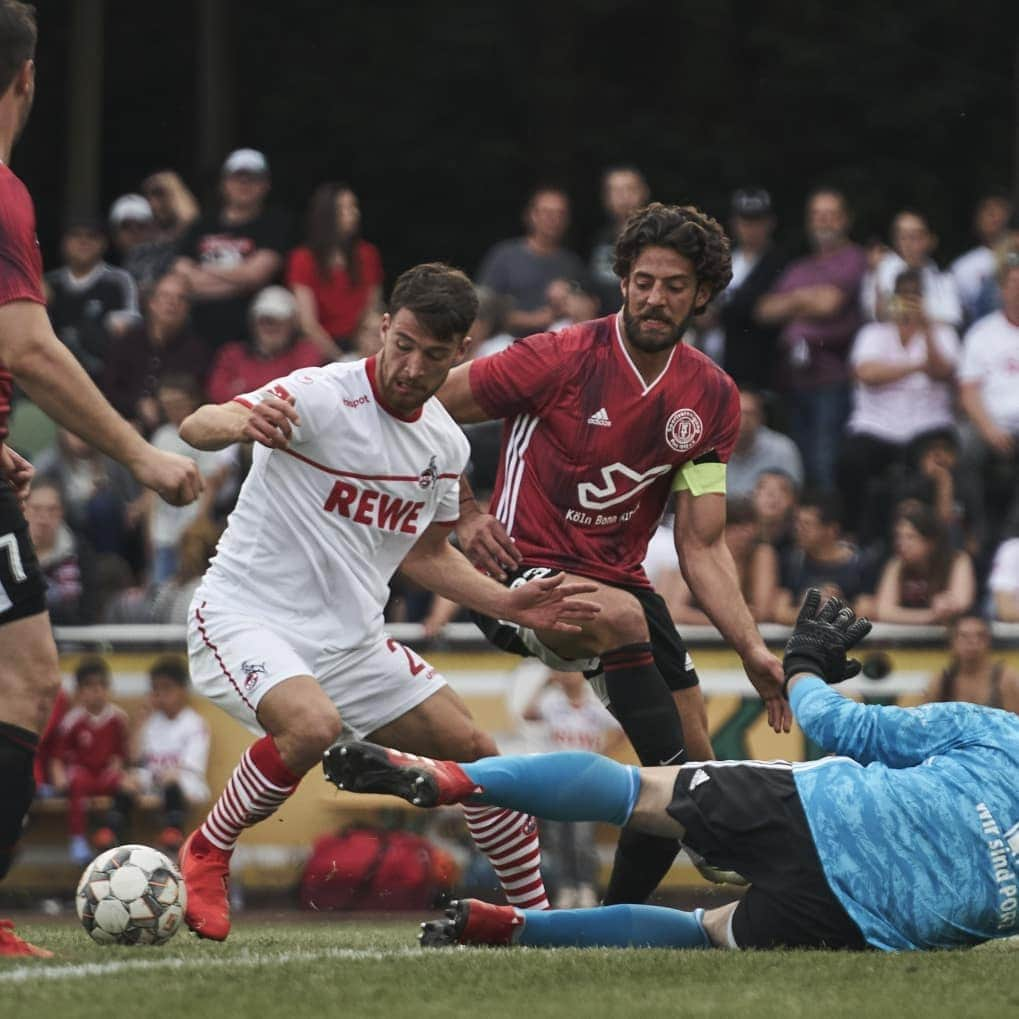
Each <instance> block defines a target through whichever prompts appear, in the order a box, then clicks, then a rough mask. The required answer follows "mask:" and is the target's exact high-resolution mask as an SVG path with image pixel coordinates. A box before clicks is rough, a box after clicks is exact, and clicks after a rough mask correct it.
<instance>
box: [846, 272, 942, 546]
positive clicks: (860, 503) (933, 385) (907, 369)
mask: <svg viewBox="0 0 1019 1019" xmlns="http://www.w3.org/2000/svg"><path fill="white" fill-rule="evenodd" d="M924 279H925V277H924V276H923V275H922V274H921V273H920V272H919V271H918V270H916V269H907V270H905V271H904V272H902V273H900V274H899V277H898V279H896V281H895V289H894V295H893V298H892V300H890V301H889V302H888V305H887V309H888V312H889V314H890V316H891V317H890V321H887V322H872V323H870V324H869V325H865V326H864V327H863V328H862V329H861V330H860V331H859V333H857V335H856V339H855V340H854V341H853V349H852V352H851V354H850V356H849V362H850V364H851V366H852V369H853V375H854V377H855V380H856V385H855V389H854V394H853V411H852V413H851V414H850V417H849V422H848V423H847V425H846V435H845V436H844V437H843V442H842V452H841V456H840V459H839V491H840V492H841V494H842V497H843V501H844V506H845V519H846V521H847V522H848V524H849V526H850V528H851V529H852V530H854V531H855V530H856V527H857V526H858V523H859V521H860V519H861V518H862V515H863V512H864V507H865V505H866V502H867V500H868V499H869V498H870V497H871V495H872V489H873V487H874V486H876V485H878V484H879V483H880V482H881V480H882V479H883V478H884V476H885V475H886V473H887V472H888V470H889V469H890V468H891V467H893V466H894V465H896V464H900V463H902V462H903V461H904V460H905V458H906V454H907V452H908V450H909V449H910V447H911V445H913V444H917V443H920V442H922V441H923V438H924V436H925V435H929V434H930V433H932V432H942V431H944V430H945V429H950V428H952V427H953V426H954V424H955V415H954V413H953V409H952V381H953V379H954V377H955V371H956V366H957V364H958V361H959V354H960V344H959V337H958V335H957V334H956V332H955V330H954V329H952V328H951V326H947V325H943V324H940V323H937V322H933V321H932V320H931V319H930V317H929V316H928V314H927V310H926V304H925V303H924V289H923V287H924Z"/></svg>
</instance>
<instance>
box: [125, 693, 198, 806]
mask: <svg viewBox="0 0 1019 1019" xmlns="http://www.w3.org/2000/svg"><path fill="white" fill-rule="evenodd" d="M139 744H140V745H139V752H140V756H141V765H142V767H143V768H145V769H146V770H147V771H149V772H151V773H152V775H154V776H155V777H156V778H160V777H162V776H163V775H164V774H166V772H168V771H176V772H178V773H180V777H181V781H182V784H185V783H186V784H188V785H189V786H192V787H194V786H198V787H204V786H205V771H206V768H207V766H208V763H209V727H208V726H207V725H206V724H205V719H203V718H202V716H201V715H199V714H198V712H197V711H195V709H194V708H189V707H185V708H182V709H181V710H180V712H179V713H178V714H177V716H176V718H170V717H169V716H167V715H164V714H163V713H162V712H159V711H156V712H153V713H152V714H151V715H150V716H149V717H148V718H147V719H146V720H145V724H144V725H143V726H142V731H141V736H140V740H139ZM206 795H208V794H206Z"/></svg>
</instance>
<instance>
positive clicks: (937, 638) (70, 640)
mask: <svg viewBox="0 0 1019 1019" xmlns="http://www.w3.org/2000/svg"><path fill="white" fill-rule="evenodd" d="M679 629H680V632H681V633H682V634H683V639H684V640H685V641H686V642H687V644H689V645H690V646H691V647H724V646H725V641H724V640H723V639H722V637H721V635H720V634H719V633H718V631H717V630H716V629H715V628H714V627H713V626H683V627H680V628H679ZM760 631H761V634H762V636H763V637H764V639H765V640H766V641H767V642H768V643H769V644H772V645H778V644H783V643H785V641H786V639H787V638H788V637H789V634H790V632H791V630H790V628H789V627H787V626H778V625H776V624H774V623H765V624H763V625H762V626H761V627H760ZM993 631H994V637H995V641H996V642H997V643H998V644H999V645H1000V646H1002V647H1009V648H1011V647H1019V623H994V624H993ZM53 632H54V634H55V636H56V640H57V643H58V644H59V645H60V647H61V648H62V649H64V650H71V649H73V647H74V646H84V647H97V646H116V647H118V648H132V647H142V648H144V647H161V646H166V645H170V644H175V645H183V644H184V643H185V642H186V639H187V637H186V634H187V631H186V628H185V627H184V626H183V625H182V624H176V623H118V624H109V625H98V626H56V627H54V630H53ZM386 632H387V633H388V634H390V635H391V636H392V637H395V638H396V639H397V640H400V641H403V642H404V643H406V644H423V643H428V644H429V645H430V646H432V647H449V648H451V649H467V648H471V649H475V650H476V649H478V648H487V647H489V645H488V643H487V642H486V640H485V638H484V637H483V636H482V634H481V632H480V631H479V630H478V628H477V627H476V626H475V625H474V624H473V623H450V624H449V625H448V626H447V627H446V628H445V629H444V630H443V631H442V634H441V636H440V637H438V638H434V639H432V640H430V641H429V640H426V638H425V634H424V627H422V626H421V624H420V623H392V624H390V625H389V626H387V627H386ZM867 644H868V646H874V647H877V646H882V647H909V646H913V647H917V646H921V647H934V648H942V647H944V645H945V629H944V627H941V626H901V625H897V624H893V623H876V624H875V625H874V629H873V631H872V632H871V635H870V637H869V638H868V640H867Z"/></svg>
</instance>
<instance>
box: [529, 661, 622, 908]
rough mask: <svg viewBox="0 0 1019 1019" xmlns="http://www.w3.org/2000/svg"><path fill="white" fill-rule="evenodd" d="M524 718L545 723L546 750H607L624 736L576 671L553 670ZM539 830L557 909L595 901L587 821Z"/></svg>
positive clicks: (594, 854)
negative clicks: (552, 864)
mask: <svg viewBox="0 0 1019 1019" xmlns="http://www.w3.org/2000/svg"><path fill="white" fill-rule="evenodd" d="M524 718H525V719H526V720H527V721H528V722H541V723H543V724H544V727H545V739H544V741H543V744H544V745H543V747H542V749H543V750H544V751H546V752H550V753H554V752H557V751H569V750H587V751H589V752H591V753H596V754H608V753H612V751H613V750H615V749H616V748H618V747H619V746H620V744H621V743H622V742H623V740H624V736H623V730H622V729H621V728H620V727H619V723H618V722H617V721H616V720H615V719H614V718H613V717H612V715H610V714H609V712H608V710H607V709H606V708H605V707H604V706H603V705H602V703H601V701H599V700H598V697H597V695H596V694H595V692H594V691H593V690H592V689H591V685H590V684H589V683H588V681H587V679H585V677H584V675H583V674H582V673H580V672H552V673H550V674H549V678H548V682H547V684H546V685H545V687H544V688H542V689H541V690H539V691H538V693H537V695H536V696H535V698H534V699H533V700H532V701H531V703H530V704H529V705H528V706H527V707H526V708H525V709H524ZM541 834H542V839H543V841H544V844H545V846H546V847H547V848H548V850H549V852H550V853H551V854H552V856H553V858H554V859H555V861H556V864H557V869H558V874H559V881H558V885H559V887H558V894H557V895H556V902H555V906H556V908H557V909H586V908H588V907H590V906H596V905H598V894H597V891H596V889H595V885H596V883H597V881H598V850H597V842H596V837H595V835H596V833H595V825H594V823H593V822H591V821H543V822H542V825H541Z"/></svg>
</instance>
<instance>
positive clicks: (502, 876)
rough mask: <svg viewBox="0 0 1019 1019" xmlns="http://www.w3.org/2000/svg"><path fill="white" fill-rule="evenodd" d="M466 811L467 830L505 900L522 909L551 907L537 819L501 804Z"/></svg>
mask: <svg viewBox="0 0 1019 1019" xmlns="http://www.w3.org/2000/svg"><path fill="white" fill-rule="evenodd" d="M463 811H464V817H465V818H466V820H467V830H468V831H469V832H470V833H471V838H473V839H474V843H475V845H476V846H477V847H478V849H480V850H481V851H482V852H483V853H484V854H485V856H487V857H488V860H489V863H491V864H492V866H493V867H494V868H495V873H496V875H497V876H498V878H499V884H501V885H502V890H503V891H504V892H505V893H506V901H507V902H508V903H509V904H510V905H511V906H517V907H518V908H520V909H548V908H549V903H548V896H547V895H546V894H545V882H544V881H542V879H541V846H540V844H539V842H538V824H537V822H536V821H535V819H534V818H533V817H531V816H530V815H529V814H520V813H517V811H515V810H504V809H503V808H502V807H469V806H466V805H465V806H464V808H463Z"/></svg>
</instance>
